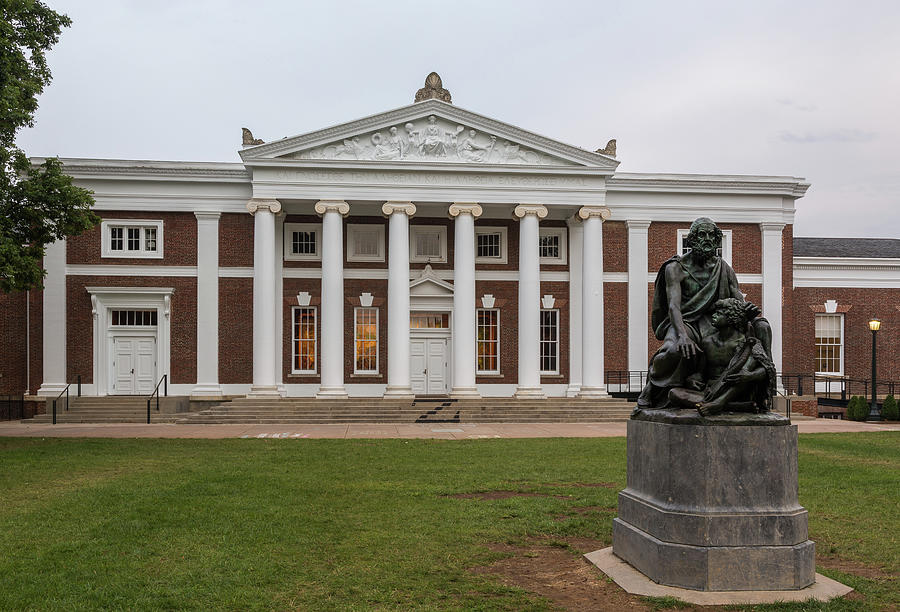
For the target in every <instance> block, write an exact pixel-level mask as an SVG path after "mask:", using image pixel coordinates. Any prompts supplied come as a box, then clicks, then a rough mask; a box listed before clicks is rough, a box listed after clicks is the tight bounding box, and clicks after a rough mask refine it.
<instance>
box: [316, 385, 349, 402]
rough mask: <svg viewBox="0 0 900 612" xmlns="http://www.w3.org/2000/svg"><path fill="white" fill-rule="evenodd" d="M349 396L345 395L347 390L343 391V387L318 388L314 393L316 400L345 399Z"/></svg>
mask: <svg viewBox="0 0 900 612" xmlns="http://www.w3.org/2000/svg"><path fill="white" fill-rule="evenodd" d="M349 397H350V396H349V395H347V390H346V389H344V387H343V385H342V386H339V387H325V386H321V387H319V391H318V392H317V393H316V399H347V398H349Z"/></svg>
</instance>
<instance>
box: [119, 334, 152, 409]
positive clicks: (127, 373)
mask: <svg viewBox="0 0 900 612" xmlns="http://www.w3.org/2000/svg"><path fill="white" fill-rule="evenodd" d="M155 384H156V338H155V337H153V336H137V337H123V336H116V337H114V338H113V389H112V392H113V393H115V394H116V395H144V394H147V393H150V392H151V391H153V386H154V385H155Z"/></svg>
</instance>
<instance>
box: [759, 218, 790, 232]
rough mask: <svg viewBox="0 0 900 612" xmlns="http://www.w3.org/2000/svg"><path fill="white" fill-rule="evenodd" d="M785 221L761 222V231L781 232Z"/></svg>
mask: <svg viewBox="0 0 900 612" xmlns="http://www.w3.org/2000/svg"><path fill="white" fill-rule="evenodd" d="M784 225H785V224H784V223H768V222H765V221H764V222H763V223H760V224H759V230H760V231H761V232H778V233H781V232H782V231H783V230H784Z"/></svg>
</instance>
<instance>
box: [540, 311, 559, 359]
mask: <svg viewBox="0 0 900 612" xmlns="http://www.w3.org/2000/svg"><path fill="white" fill-rule="evenodd" d="M541 374H559V310H556V309H553V310H544V309H542V310H541Z"/></svg>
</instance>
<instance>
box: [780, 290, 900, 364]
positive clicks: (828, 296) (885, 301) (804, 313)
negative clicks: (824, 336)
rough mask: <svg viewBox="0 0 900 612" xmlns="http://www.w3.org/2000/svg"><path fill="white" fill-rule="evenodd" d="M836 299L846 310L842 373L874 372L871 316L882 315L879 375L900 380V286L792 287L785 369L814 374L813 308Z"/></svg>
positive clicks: (786, 336) (879, 338)
mask: <svg viewBox="0 0 900 612" xmlns="http://www.w3.org/2000/svg"><path fill="white" fill-rule="evenodd" d="M826 300H836V301H837V303H838V311H839V312H840V311H843V310H844V309H847V308H848V307H849V309H847V311H846V312H845V313H844V375H845V376H849V377H851V378H871V376H872V332H871V331H869V325H868V322H869V320H870V319H873V318H878V319H881V330H880V331H879V332H878V336H877V337H878V346H877V349H878V364H877V365H878V378H879V379H882V380H895V381H900V351H897V349H896V347H897V346H900V288H896V289H826V288H808V287H798V288H796V289H794V291H793V310H792V311H786V312H785V326H784V327H785V336H784V345H785V347H786V351H785V352H786V354H787V356H788V360H787V361H785V364H784V371H785V372H797V373H810V374H811V373H813V371H814V370H815V355H816V340H815V320H816V318H815V316H816V312H815V311H814V310H813V308H815V307H818V308H819V310H820V311H821V310H822V306H823V305H824V304H825V301H826Z"/></svg>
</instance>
